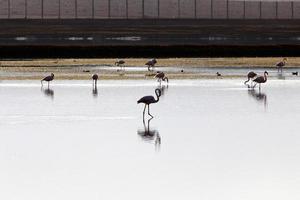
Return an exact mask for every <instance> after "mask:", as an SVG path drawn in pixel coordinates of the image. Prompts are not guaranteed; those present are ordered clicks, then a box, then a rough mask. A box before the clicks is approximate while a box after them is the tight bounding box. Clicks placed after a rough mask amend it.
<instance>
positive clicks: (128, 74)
mask: <svg viewBox="0 0 300 200" xmlns="http://www.w3.org/2000/svg"><path fill="white" fill-rule="evenodd" d="M281 59H282V58H278V57H271V58H169V59H158V63H157V67H160V68H163V67H175V68H178V70H177V71H172V72H167V73H168V77H169V78H170V79H196V78H220V77H216V75H215V74H211V75H210V74H209V75H208V74H201V73H191V72H185V71H184V69H185V68H187V67H189V68H191V67H192V68H194V67H195V68H214V67H218V68H224V69H226V68H228V67H230V68H232V67H233V68H234V67H237V68H245V69H251V68H252V67H253V68H264V67H268V68H270V67H274V70H275V69H276V67H275V64H276V63H277V62H278V61H280V60H281ZM124 60H125V61H126V64H125V71H119V70H117V68H116V67H115V65H114V62H115V61H116V59H36V60H1V61H0V78H1V79H2V80H24V79H41V77H43V76H44V75H47V74H49V73H50V72H53V73H54V74H55V78H56V79H69V80H71V79H78V80H79V79H83V80H84V79H90V77H91V74H94V73H97V74H99V75H100V79H108V80H114V79H152V78H153V76H154V75H155V71H154V72H148V71H147V67H146V66H145V62H146V61H147V60H149V58H138V59H136V58H124ZM298 66H300V57H291V58H288V63H287V65H286V66H285V68H291V67H298ZM110 67H111V69H110ZM126 67H131V68H132V67H137V69H138V68H139V70H126ZM103 68H106V70H103ZM181 69H182V70H183V72H181ZM222 77H224V78H239V77H241V76H240V75H228V74H227V75H224V76H222Z"/></svg>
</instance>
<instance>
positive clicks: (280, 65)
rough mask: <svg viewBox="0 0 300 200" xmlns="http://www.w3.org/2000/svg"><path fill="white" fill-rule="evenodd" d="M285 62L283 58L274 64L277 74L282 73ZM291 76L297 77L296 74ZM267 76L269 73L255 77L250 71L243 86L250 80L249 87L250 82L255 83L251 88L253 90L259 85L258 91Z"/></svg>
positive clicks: (285, 59)
mask: <svg viewBox="0 0 300 200" xmlns="http://www.w3.org/2000/svg"><path fill="white" fill-rule="evenodd" d="M286 62H287V58H283V59H282V61H280V62H278V63H276V67H277V71H278V73H282V70H283V67H284V66H285V64H286ZM292 74H293V75H298V72H293V73H292ZM267 75H269V73H268V72H267V71H265V72H264V75H263V76H257V74H256V73H255V72H253V71H251V72H249V73H248V74H247V78H248V79H247V80H246V81H245V82H244V84H247V83H248V82H249V81H250V80H251V85H252V82H254V83H255V84H254V85H253V86H252V88H255V86H256V85H257V84H259V89H260V88H261V84H262V83H266V82H267Z"/></svg>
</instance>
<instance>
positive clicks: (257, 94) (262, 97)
mask: <svg viewBox="0 0 300 200" xmlns="http://www.w3.org/2000/svg"><path fill="white" fill-rule="evenodd" d="M247 86H248V94H249V96H251V97H252V98H253V99H255V100H256V101H257V102H258V103H263V105H264V108H265V109H267V108H268V99H267V94H266V93H263V92H261V89H258V90H256V89H254V88H252V87H250V85H247Z"/></svg>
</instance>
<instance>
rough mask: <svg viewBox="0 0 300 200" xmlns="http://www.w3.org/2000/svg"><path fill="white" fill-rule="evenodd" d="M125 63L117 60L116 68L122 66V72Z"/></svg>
mask: <svg viewBox="0 0 300 200" xmlns="http://www.w3.org/2000/svg"><path fill="white" fill-rule="evenodd" d="M124 64H125V61H124V60H119V59H117V61H116V62H115V65H116V66H120V70H122V67H123V68H124V66H123V65H124Z"/></svg>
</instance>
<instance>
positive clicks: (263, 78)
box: [253, 71, 269, 89]
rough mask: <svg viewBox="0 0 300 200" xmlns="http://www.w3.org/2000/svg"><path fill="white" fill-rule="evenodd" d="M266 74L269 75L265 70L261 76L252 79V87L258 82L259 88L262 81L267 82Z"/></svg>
mask: <svg viewBox="0 0 300 200" xmlns="http://www.w3.org/2000/svg"><path fill="white" fill-rule="evenodd" d="M267 75H269V73H268V72H267V71H265V72H264V75H263V76H259V77H257V78H255V79H254V80H253V82H255V85H254V86H253V88H255V86H256V84H259V89H260V85H261V84H262V83H265V82H267Z"/></svg>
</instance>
